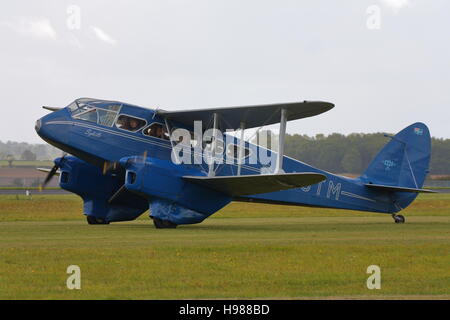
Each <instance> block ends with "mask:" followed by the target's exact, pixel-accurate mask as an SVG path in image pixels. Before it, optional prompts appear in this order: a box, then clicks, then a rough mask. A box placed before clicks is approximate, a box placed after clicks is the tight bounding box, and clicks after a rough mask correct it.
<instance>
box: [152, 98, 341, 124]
mask: <svg viewBox="0 0 450 320" xmlns="http://www.w3.org/2000/svg"><path fill="white" fill-rule="evenodd" d="M333 107H334V104H332V103H329V102H321V101H303V102H290V103H279V104H267V105H256V106H245V107H229V108H211V109H195V110H186V111H165V110H157V111H156V112H157V114H158V115H160V116H162V117H165V118H166V119H169V120H174V121H177V122H179V123H182V124H185V125H188V126H192V125H193V123H194V121H202V122H203V123H204V124H205V123H208V122H209V121H210V119H211V117H212V115H213V114H214V113H217V114H218V115H219V120H220V119H222V120H223V123H224V124H225V125H226V127H227V128H228V129H237V128H239V127H240V124H241V122H244V123H245V128H246V129H248V128H255V127H261V126H266V125H271V124H274V123H278V122H280V116H281V109H286V113H287V121H291V120H297V119H302V118H307V117H312V116H316V115H319V114H321V113H323V112H326V111H328V110H330V109H332V108H333Z"/></svg>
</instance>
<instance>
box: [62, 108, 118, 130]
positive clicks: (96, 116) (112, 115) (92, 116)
mask: <svg viewBox="0 0 450 320" xmlns="http://www.w3.org/2000/svg"><path fill="white" fill-rule="evenodd" d="M120 108H121V106H120V105H110V106H105V107H102V108H98V107H96V108H94V107H92V106H90V105H87V104H84V103H79V104H78V105H77V109H75V107H74V106H73V105H70V106H69V110H72V111H73V112H72V117H73V118H75V119H79V120H84V121H89V122H94V123H97V124H99V125H102V126H106V127H112V126H113V125H114V121H115V120H116V117H117V114H118V112H119V111H120Z"/></svg>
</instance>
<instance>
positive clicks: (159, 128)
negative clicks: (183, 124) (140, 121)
mask: <svg viewBox="0 0 450 320" xmlns="http://www.w3.org/2000/svg"><path fill="white" fill-rule="evenodd" d="M142 133H143V134H144V135H146V136H149V137H154V138H159V139H164V140H169V139H170V137H169V134H168V133H167V130H166V128H165V126H164V125H162V124H161V123H156V122H155V123H152V124H151V125H150V126H148V127H147V128H145V129H144V131H143V132H142Z"/></svg>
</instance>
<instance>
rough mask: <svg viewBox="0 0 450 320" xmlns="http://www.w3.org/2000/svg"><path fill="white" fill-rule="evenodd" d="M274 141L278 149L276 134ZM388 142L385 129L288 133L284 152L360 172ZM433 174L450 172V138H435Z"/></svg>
mask: <svg viewBox="0 0 450 320" xmlns="http://www.w3.org/2000/svg"><path fill="white" fill-rule="evenodd" d="M274 138H275V139H274ZM271 142H272V148H273V149H275V150H276V137H272V139H271ZM387 142H389V138H386V137H385V136H384V134H382V133H369V134H362V133H353V134H350V135H342V134H339V133H333V134H331V135H328V136H325V135H323V134H318V135H316V136H313V137H310V136H307V135H298V134H294V135H289V134H287V135H286V145H285V154H286V155H288V156H290V157H292V158H295V159H298V160H301V161H303V162H305V163H307V164H310V165H312V166H315V167H318V168H320V169H324V170H326V171H330V172H334V173H354V174H361V173H362V172H364V170H365V169H366V168H367V167H368V166H369V164H370V162H371V161H372V160H373V159H374V157H375V156H376V155H377V153H378V152H379V151H380V150H381V149H382V148H383V146H384V145H385V144H386V143H387ZM430 174H434V175H449V174H450V139H436V138H433V139H432V154H431V163H430Z"/></svg>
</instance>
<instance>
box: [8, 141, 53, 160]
mask: <svg viewBox="0 0 450 320" xmlns="http://www.w3.org/2000/svg"><path fill="white" fill-rule="evenodd" d="M60 155H61V151H59V150H58V149H56V148H54V147H52V146H50V145H48V144H29V143H25V142H12V141H8V142H5V143H3V142H2V141H0V160H6V161H9V162H11V161H14V160H27V161H35V160H52V159H54V158H56V157H58V156H60Z"/></svg>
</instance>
